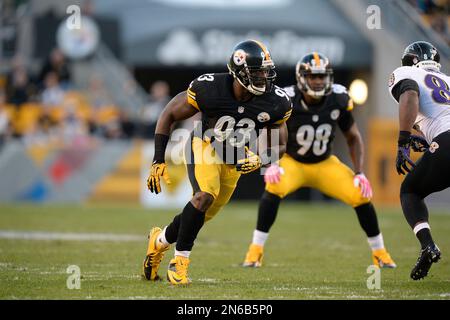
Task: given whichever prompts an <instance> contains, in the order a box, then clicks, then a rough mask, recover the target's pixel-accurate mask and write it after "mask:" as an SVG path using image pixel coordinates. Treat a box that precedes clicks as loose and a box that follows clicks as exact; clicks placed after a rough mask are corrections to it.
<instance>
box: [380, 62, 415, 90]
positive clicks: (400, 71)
mask: <svg viewBox="0 0 450 320" xmlns="http://www.w3.org/2000/svg"><path fill="white" fill-rule="evenodd" d="M422 72H423V70H422V69H420V68H416V67H409V66H405V67H400V68H397V69H395V70H394V72H392V73H391V75H390V76H389V81H388V86H389V90H392V88H394V87H395V85H396V84H397V83H399V82H400V81H402V80H405V79H411V80H414V81H416V82H417V81H418V79H419V76H420V74H421V73H422Z"/></svg>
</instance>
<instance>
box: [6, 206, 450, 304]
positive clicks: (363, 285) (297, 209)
mask: <svg viewBox="0 0 450 320" xmlns="http://www.w3.org/2000/svg"><path fill="white" fill-rule="evenodd" d="M256 208H257V203H256V202H255V203H241V202H234V203H231V204H229V205H228V206H227V207H226V208H225V209H224V210H223V211H222V212H221V213H220V214H219V215H218V216H217V217H216V218H215V219H213V220H212V221H210V222H209V223H208V224H207V225H205V226H204V227H203V229H202V230H201V232H200V234H199V237H198V239H197V241H196V245H195V247H194V250H193V252H192V254H191V266H190V269H189V271H190V277H191V278H192V280H193V284H192V285H191V286H189V287H173V286H171V285H170V284H169V283H168V282H166V281H165V280H164V281H160V282H155V283H153V282H147V281H144V280H142V279H141V276H140V272H141V262H142V260H143V258H144V254H145V250H146V245H147V243H146V242H147V239H146V234H147V232H148V230H149V228H150V227H151V226H155V225H159V226H164V225H165V224H167V223H168V222H169V221H171V219H172V217H173V216H174V214H175V213H176V211H152V210H148V209H143V208H140V207H123V206H122V207H121V206H116V205H104V206H34V205H1V206H0V299H225V300H226V299H234V300H236V299H449V298H450V264H449V258H448V256H450V214H449V211H448V210H445V209H444V210H430V211H431V225H432V231H433V235H434V238H435V240H436V242H437V244H438V245H439V247H440V249H441V251H442V253H443V255H442V259H441V261H440V262H439V263H438V264H435V265H433V267H432V269H431V271H430V274H429V276H428V277H427V278H425V280H422V281H418V282H415V281H412V280H410V279H409V272H410V270H411V267H412V266H413V265H414V263H415V261H416V258H417V255H418V250H419V247H418V243H417V241H416V239H415V237H414V236H413V234H412V232H411V231H410V229H409V226H408V225H407V223H406V221H405V219H404V217H403V215H402V213H401V211H400V209H379V210H378V215H379V220H380V225H381V228H382V231H383V235H384V239H385V243H386V246H387V248H388V249H389V250H390V253H391V254H392V256H393V258H394V259H395V260H396V262H397V264H398V268H397V269H393V270H387V269H383V270H382V271H381V282H380V289H368V287H367V279H368V277H370V276H371V275H372V274H370V273H367V268H368V267H369V265H370V264H371V263H372V261H371V256H370V252H369V248H368V244H367V241H366V238H365V235H364V234H363V232H362V230H361V229H360V227H359V224H358V221H357V219H356V216H355V214H354V212H353V210H352V209H351V208H348V207H346V206H340V205H334V204H331V205H303V204H298V203H283V204H282V206H281V210H280V213H279V216H278V218H277V221H276V223H275V225H274V227H273V229H272V233H271V234H270V237H269V240H268V243H267V245H266V251H265V253H266V255H265V259H264V265H263V267H262V268H260V269H244V268H242V267H241V266H240V264H241V263H242V261H243V258H244V256H245V253H246V250H247V247H248V245H249V242H250V240H251V236H252V232H253V229H254V226H255V221H256ZM111 234H114V235H118V236H119V237H120V239H121V240H120V241H116V240H117V237H116V236H112V235H111ZM172 255H173V251H169V253H168V254H167V255H166V257H165V258H164V261H163V263H162V265H161V269H160V275H162V276H164V278H165V270H166V268H167V264H168V261H169V259H170V257H171V256H172ZM71 265H76V266H78V267H79V268H80V272H81V280H80V288H79V289H76V288H75V289H69V288H68V286H67V282H68V281H67V280H68V277H69V276H70V274H68V273H67V268H68V267H69V266H71ZM70 283H73V282H71V281H69V284H70Z"/></svg>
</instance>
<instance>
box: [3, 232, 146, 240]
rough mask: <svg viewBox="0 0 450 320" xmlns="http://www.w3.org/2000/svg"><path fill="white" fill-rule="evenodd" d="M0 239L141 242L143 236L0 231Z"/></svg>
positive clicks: (143, 238)
mask: <svg viewBox="0 0 450 320" xmlns="http://www.w3.org/2000/svg"><path fill="white" fill-rule="evenodd" d="M0 239H17V240H68V241H120V242H123V241H143V240H145V239H146V237H145V235H143V236H137V235H130V234H113V233H72V232H68V233H62V232H45V231H14V230H0Z"/></svg>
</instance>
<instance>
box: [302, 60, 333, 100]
mask: <svg viewBox="0 0 450 320" xmlns="http://www.w3.org/2000/svg"><path fill="white" fill-rule="evenodd" d="M309 74H322V75H324V76H325V77H326V82H325V86H324V88H323V89H321V90H313V88H311V87H310V86H309V85H308V82H307V81H306V76H307V75H309ZM295 76H296V78H297V87H298V88H299V89H300V91H302V92H304V93H305V94H307V95H309V96H312V97H317V98H318V97H322V96H324V95H327V94H329V93H331V90H332V86H333V81H334V76H333V69H332V68H331V64H330V60H328V58H327V57H325V56H324V55H323V54H320V53H318V52H311V53H308V54H307V55H305V56H304V57H303V58H301V59H300V60H299V61H298V62H297V65H296V67H295Z"/></svg>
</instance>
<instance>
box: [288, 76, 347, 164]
mask: <svg viewBox="0 0 450 320" xmlns="http://www.w3.org/2000/svg"><path fill="white" fill-rule="evenodd" d="M284 89H285V91H286V92H287V93H288V95H289V96H290V97H291V99H292V103H293V112H292V115H291V117H290V119H289V120H288V121H287V127H288V131H289V138H288V144H287V151H286V152H287V154H289V155H290V156H291V157H293V158H294V159H296V160H297V161H299V162H302V163H317V162H320V161H323V160H325V159H326V158H328V157H329V156H330V155H331V153H332V149H333V141H334V138H335V134H336V126H339V128H340V129H341V130H342V131H343V132H346V131H347V130H349V129H350V127H351V126H352V125H353V123H354V119H353V116H352V113H351V111H352V110H353V101H352V99H351V98H350V96H349V95H348V93H347V89H346V88H345V87H344V86H341V85H339V84H334V85H333V88H332V92H331V93H330V94H328V95H326V96H324V97H323V98H322V101H320V102H319V103H318V104H315V105H307V104H306V102H305V100H304V98H303V93H302V92H300V90H299V89H298V87H297V86H290V87H287V88H284Z"/></svg>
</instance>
